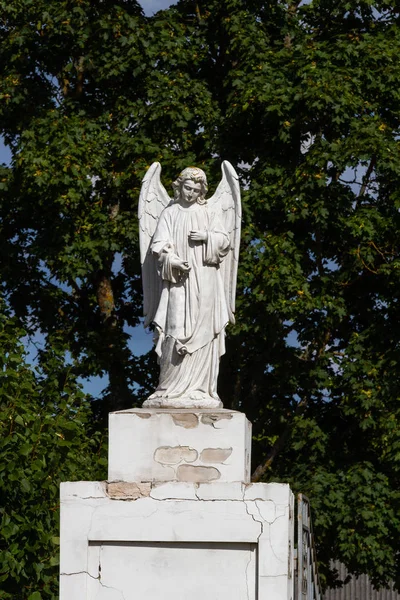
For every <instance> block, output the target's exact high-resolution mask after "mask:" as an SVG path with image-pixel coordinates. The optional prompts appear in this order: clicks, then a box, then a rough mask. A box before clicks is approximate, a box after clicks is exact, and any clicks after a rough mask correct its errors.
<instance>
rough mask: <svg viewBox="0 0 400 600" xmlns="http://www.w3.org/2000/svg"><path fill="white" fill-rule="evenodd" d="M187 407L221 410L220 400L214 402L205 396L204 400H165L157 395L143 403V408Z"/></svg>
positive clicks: (182, 398)
mask: <svg viewBox="0 0 400 600" xmlns="http://www.w3.org/2000/svg"><path fill="white" fill-rule="evenodd" d="M188 406H190V407H191V410H192V409H196V408H200V409H202V408H212V409H213V410H215V409H220V408H222V402H221V400H216V399H215V398H211V397H210V396H207V397H205V398H192V397H190V396H189V397H187V396H180V397H179V398H166V397H165V396H157V394H153V395H152V396H150V398H148V399H147V400H145V401H144V402H143V408H169V409H171V408H172V409H175V408H179V409H181V408H187V407H188Z"/></svg>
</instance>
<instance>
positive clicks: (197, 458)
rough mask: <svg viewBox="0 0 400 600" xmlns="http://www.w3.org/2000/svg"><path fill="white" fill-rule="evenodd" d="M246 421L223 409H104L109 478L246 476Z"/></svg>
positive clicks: (248, 443)
mask: <svg viewBox="0 0 400 600" xmlns="http://www.w3.org/2000/svg"><path fill="white" fill-rule="evenodd" d="M250 452H251V423H250V422H249V421H248V420H247V419H246V416H245V415H244V414H243V413H240V412H236V411H232V410H225V409H214V410H212V409H202V410H199V409H181V410H171V409H151V408H146V409H145V408H138V409H130V410H124V411H118V412H114V413H110V415H109V460H108V479H109V481H125V482H146V481H148V482H154V481H159V482H160V481H161V482H162V481H186V482H197V483H200V482H211V481H242V482H245V483H248V482H249V481H250Z"/></svg>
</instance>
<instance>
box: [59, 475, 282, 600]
mask: <svg viewBox="0 0 400 600" xmlns="http://www.w3.org/2000/svg"><path fill="white" fill-rule="evenodd" d="M293 525H294V524H293V495H292V493H291V491H290V488H289V486H287V485H283V484H262V483H259V484H243V483H240V482H234V483H228V482H220V481H218V482H214V483H197V482H194V483H190V482H166V483H157V484H155V483H153V484H150V483H145V484H133V483H129V482H108V483H107V482H77V483H64V484H62V485H61V563H60V569H61V576H60V600H75V599H77V600H136V599H137V598H146V600H159V599H160V598H163V599H166V600H167V599H169V598H173V599H174V600H188V599H189V598H190V599H191V600H204V599H205V598H207V600H217V599H218V600H224V599H225V598H226V599H227V600H289V599H291V598H293V557H292V548H293Z"/></svg>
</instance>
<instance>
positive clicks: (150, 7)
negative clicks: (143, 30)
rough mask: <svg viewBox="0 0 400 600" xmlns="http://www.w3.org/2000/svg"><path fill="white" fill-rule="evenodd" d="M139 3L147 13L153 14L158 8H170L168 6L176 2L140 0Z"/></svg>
mask: <svg viewBox="0 0 400 600" xmlns="http://www.w3.org/2000/svg"><path fill="white" fill-rule="evenodd" d="M139 4H141V5H142V7H143V10H144V12H145V14H146V15H152V14H154V13H155V12H157V11H158V10H161V9H163V8H168V6H171V4H175V3H174V2H169V1H168V0H139Z"/></svg>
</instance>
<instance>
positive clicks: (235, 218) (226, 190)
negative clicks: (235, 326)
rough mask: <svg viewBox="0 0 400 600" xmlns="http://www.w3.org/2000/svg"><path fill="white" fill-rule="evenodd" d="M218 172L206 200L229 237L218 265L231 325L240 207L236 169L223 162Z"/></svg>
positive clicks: (233, 309) (234, 295)
mask: <svg viewBox="0 0 400 600" xmlns="http://www.w3.org/2000/svg"><path fill="white" fill-rule="evenodd" d="M221 171H222V180H221V182H220V184H219V186H218V187H217V189H216V191H215V194H214V195H213V196H212V197H211V198H210V199H209V200H208V204H209V207H210V209H211V210H212V211H213V212H215V213H216V214H218V215H219V217H220V220H221V222H222V225H223V226H224V228H225V230H226V231H227V233H228V234H229V237H230V242H231V245H230V250H229V252H228V254H227V256H226V257H225V258H224V260H223V261H222V262H221V265H220V269H221V275H222V280H223V282H224V289H225V297H226V300H227V304H228V308H229V320H230V322H231V323H234V322H235V316H234V312H235V298H236V280H237V269H238V263H239V248H240V228H241V221H242V205H241V201H240V187H239V177H238V175H237V173H236V171H235V169H234V168H233V167H232V165H231V164H230V163H229V162H228V161H226V160H224V162H223V163H222V165H221Z"/></svg>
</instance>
